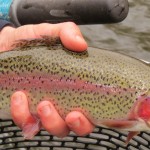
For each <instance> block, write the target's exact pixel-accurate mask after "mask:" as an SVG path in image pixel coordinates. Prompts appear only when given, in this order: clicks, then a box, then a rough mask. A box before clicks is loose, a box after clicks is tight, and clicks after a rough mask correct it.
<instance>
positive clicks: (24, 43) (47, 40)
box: [12, 35, 61, 50]
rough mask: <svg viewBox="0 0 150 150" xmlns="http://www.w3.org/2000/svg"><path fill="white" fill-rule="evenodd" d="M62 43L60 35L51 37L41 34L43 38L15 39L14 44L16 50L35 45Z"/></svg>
mask: <svg viewBox="0 0 150 150" xmlns="http://www.w3.org/2000/svg"><path fill="white" fill-rule="evenodd" d="M60 44H61V40H60V38H59V37H50V36H47V35H41V38H33V39H20V40H17V41H15V43H14V44H13V45H12V47H13V48H15V50H25V49H26V48H28V47H34V46H48V47H50V46H57V45H60Z"/></svg>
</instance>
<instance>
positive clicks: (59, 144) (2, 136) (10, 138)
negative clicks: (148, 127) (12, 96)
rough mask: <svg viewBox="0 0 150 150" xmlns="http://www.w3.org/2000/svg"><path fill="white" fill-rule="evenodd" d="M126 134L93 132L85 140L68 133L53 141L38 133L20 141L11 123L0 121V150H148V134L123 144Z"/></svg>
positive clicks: (19, 133)
mask: <svg viewBox="0 0 150 150" xmlns="http://www.w3.org/2000/svg"><path fill="white" fill-rule="evenodd" d="M126 135H127V132H122V131H116V130H110V129H105V128H96V129H95V130H94V132H93V133H91V134H90V135H88V136H85V137H79V136H76V135H75V134H74V133H70V135H69V136H67V137H65V138H62V139H61V138H57V137H55V136H51V135H49V134H48V133H47V132H46V131H44V130H42V131H40V133H39V134H38V135H36V136H35V137H34V139H33V140H24V138H23V137H22V136H21V131H20V130H19V129H18V127H16V126H15V125H14V123H13V122H12V121H11V120H0V150H6V149H11V150H35V149H36V150H127V149H128V150H150V132H147V133H145V132H142V133H140V134H139V135H138V136H136V137H134V138H133V139H132V140H131V141H130V143H129V145H128V146H126V145H125V144H124V141H125V140H126Z"/></svg>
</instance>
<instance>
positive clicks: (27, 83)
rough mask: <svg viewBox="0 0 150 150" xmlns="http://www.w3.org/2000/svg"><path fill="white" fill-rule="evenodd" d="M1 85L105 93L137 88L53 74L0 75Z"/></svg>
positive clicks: (130, 91)
mask: <svg viewBox="0 0 150 150" xmlns="http://www.w3.org/2000/svg"><path fill="white" fill-rule="evenodd" d="M0 87H3V88H5V87H7V88H9V87H14V88H17V89H22V88H27V89H29V88H33V87H36V88H40V89H43V90H46V91H47V90H49V91H51V90H55V89H57V90H59V89H60V90H62V89H64V90H65V89H70V90H80V91H86V92H94V93H96V92H102V93H103V94H112V95H113V94H118V93H120V94H125V93H127V92H128V93H133V92H135V89H133V88H128V89H126V88H120V87H115V86H108V85H101V84H95V83H91V82H88V81H83V80H79V79H69V78H64V77H58V76H54V75H51V76H50V77H48V76H46V77H41V76H21V77H20V76H14V75H12V76H8V75H1V77H0Z"/></svg>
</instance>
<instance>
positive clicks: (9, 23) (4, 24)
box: [0, 20, 14, 30]
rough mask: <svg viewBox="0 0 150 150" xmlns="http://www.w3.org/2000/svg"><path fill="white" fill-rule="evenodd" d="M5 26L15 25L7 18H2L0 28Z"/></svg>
mask: <svg viewBox="0 0 150 150" xmlns="http://www.w3.org/2000/svg"><path fill="white" fill-rule="evenodd" d="M5 26H12V27H14V25H13V24H12V23H11V22H8V21H6V20H0V30H2V29H3V28H4V27H5Z"/></svg>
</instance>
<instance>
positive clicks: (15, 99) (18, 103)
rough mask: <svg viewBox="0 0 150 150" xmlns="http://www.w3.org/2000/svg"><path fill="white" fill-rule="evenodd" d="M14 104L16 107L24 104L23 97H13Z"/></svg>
mask: <svg viewBox="0 0 150 150" xmlns="http://www.w3.org/2000/svg"><path fill="white" fill-rule="evenodd" d="M13 102H14V104H15V105H20V104H22V96H21V95H20V94H18V95H16V96H14V97H13Z"/></svg>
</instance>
